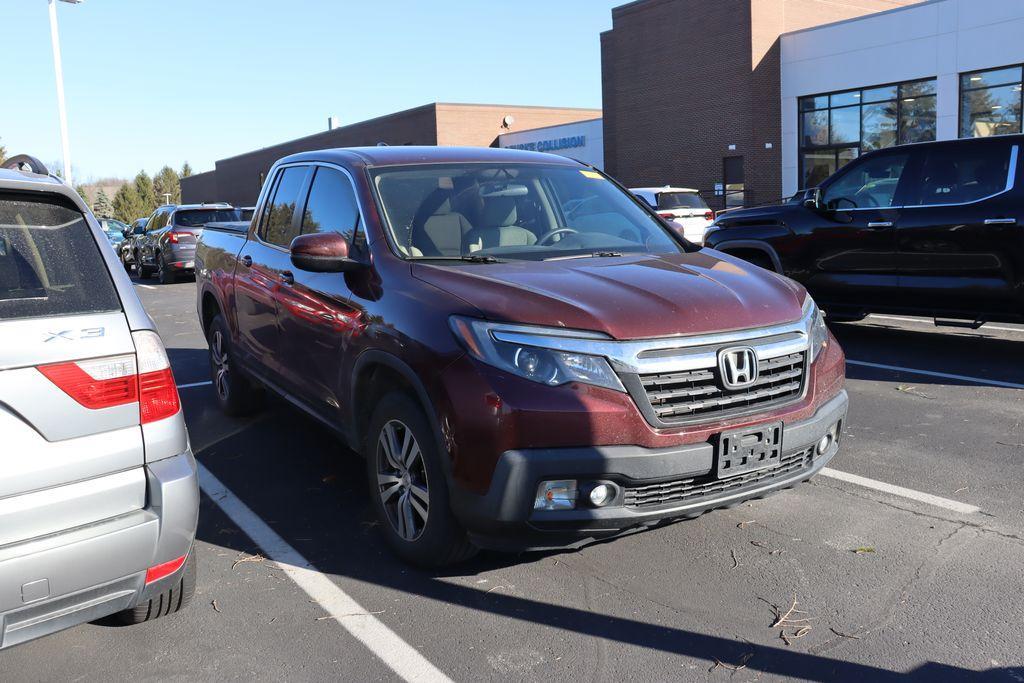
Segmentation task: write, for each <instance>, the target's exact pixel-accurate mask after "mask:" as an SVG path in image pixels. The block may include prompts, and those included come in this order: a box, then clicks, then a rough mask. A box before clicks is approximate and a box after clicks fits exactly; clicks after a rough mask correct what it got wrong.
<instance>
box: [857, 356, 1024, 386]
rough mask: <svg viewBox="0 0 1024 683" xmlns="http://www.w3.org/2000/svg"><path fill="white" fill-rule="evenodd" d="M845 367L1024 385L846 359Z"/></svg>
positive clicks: (1002, 384) (982, 382)
mask: <svg viewBox="0 0 1024 683" xmlns="http://www.w3.org/2000/svg"><path fill="white" fill-rule="evenodd" d="M846 364H847V365H862V366H864V367H866V368H878V369H880V370H895V371H897V372H907V373H910V374H912V375H924V376H925V377H941V378H942V379H957V380H960V381H962V382H972V383H974V384H989V385H993V386H997V387H1006V388H1007V389H1024V384H1018V383H1017V382H1004V381H1002V380H999V379H986V378H984V377H971V376H970V375H956V374H953V373H951V372H936V371H935V370H918V369H916V368H905V367H903V366H902V365H886V364H885V363H869V362H868V361H866V360H851V359H849V358H847V359H846Z"/></svg>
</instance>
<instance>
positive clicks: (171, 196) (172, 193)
mask: <svg viewBox="0 0 1024 683" xmlns="http://www.w3.org/2000/svg"><path fill="white" fill-rule="evenodd" d="M153 189H154V191H155V192H156V198H157V201H158V202H160V203H161V204H163V203H164V202H168V203H170V204H180V203H181V184H180V183H179V182H178V174H177V173H175V172H174V169H173V168H171V167H170V166H164V167H163V168H161V169H160V172H159V173H157V174H156V175H155V176H153Z"/></svg>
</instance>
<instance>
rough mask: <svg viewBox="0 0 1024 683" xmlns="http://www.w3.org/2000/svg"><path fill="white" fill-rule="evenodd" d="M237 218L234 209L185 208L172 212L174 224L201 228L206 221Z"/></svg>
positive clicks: (217, 221)
mask: <svg viewBox="0 0 1024 683" xmlns="http://www.w3.org/2000/svg"><path fill="white" fill-rule="evenodd" d="M237 220H239V217H238V211H236V210H235V209H187V210H185V211H176V212H175V213H174V224H175V225H179V226H181V227H183V228H201V227H203V226H204V225H206V224H207V223H226V222H228V221H237Z"/></svg>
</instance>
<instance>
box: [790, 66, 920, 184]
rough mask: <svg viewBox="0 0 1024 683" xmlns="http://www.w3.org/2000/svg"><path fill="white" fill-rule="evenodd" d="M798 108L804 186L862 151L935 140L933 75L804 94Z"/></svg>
mask: <svg viewBox="0 0 1024 683" xmlns="http://www.w3.org/2000/svg"><path fill="white" fill-rule="evenodd" d="M799 108H800V180H801V183H802V185H803V187H815V186H817V185H819V184H820V183H821V181H823V180H824V179H825V178H827V177H828V176H830V175H831V174H833V173H835V172H836V171H837V170H839V169H840V168H842V167H843V166H844V165H845V164H846V163H848V162H849V161H852V160H853V159H856V158H857V157H858V156H860V154H861V153H862V152H870V151H872V150H876V149H883V148H885V147H892V146H893V145H897V144H905V143H909V142H928V141H931V140H934V139H935V79H927V80H922V81H910V82H908V83H899V84H896V85H883V86H877V87H872V88H863V89H860V90H848V91H844V92H836V93H829V94H826V95H813V96H810V97H802V98H800V102H799Z"/></svg>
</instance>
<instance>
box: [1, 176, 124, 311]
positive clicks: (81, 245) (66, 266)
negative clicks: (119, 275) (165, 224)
mask: <svg viewBox="0 0 1024 683" xmlns="http://www.w3.org/2000/svg"><path fill="white" fill-rule="evenodd" d="M99 249H100V247H99V245H98V244H97V243H96V240H95V239H93V236H92V233H91V232H90V230H89V225H88V224H87V223H86V222H85V218H84V217H83V216H82V214H81V213H79V212H78V211H76V210H74V209H72V208H69V207H66V206H63V205H61V204H54V203H53V200H52V199H50V200H49V201H47V200H45V199H41V198H36V197H25V196H21V195H16V196H11V195H8V196H6V197H5V196H3V195H0V320H10V319H11V318H36V317H42V316H58V315H71V314H76V313H99V312H102V311H116V310H120V309H121V302H120V300H119V299H118V296H117V291H116V290H115V289H114V283H113V282H112V281H111V279H110V274H109V272H108V271H107V266H106V263H105V262H104V260H103V257H102V256H101V255H100V251H99Z"/></svg>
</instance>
